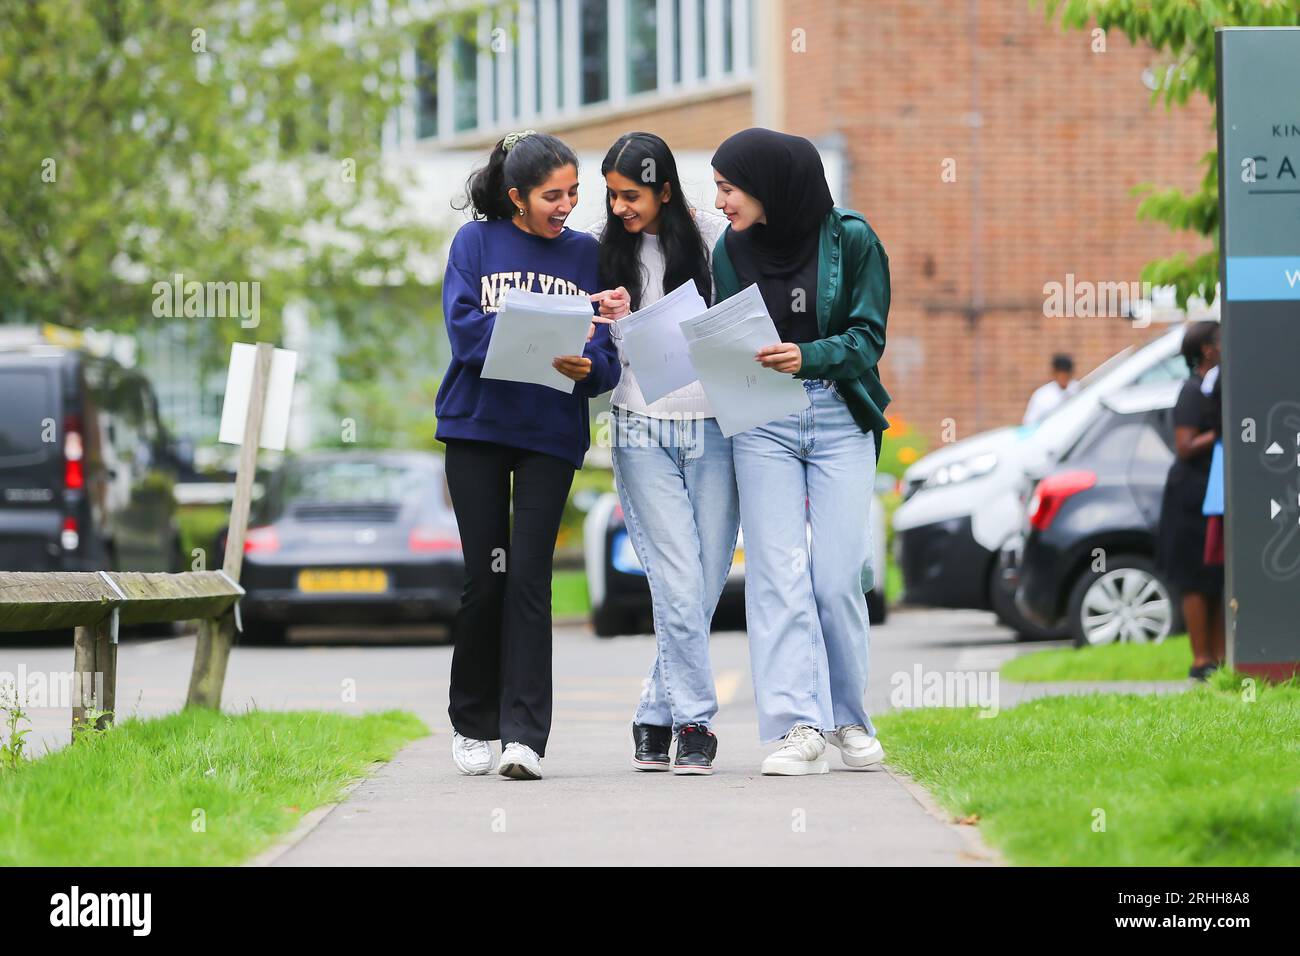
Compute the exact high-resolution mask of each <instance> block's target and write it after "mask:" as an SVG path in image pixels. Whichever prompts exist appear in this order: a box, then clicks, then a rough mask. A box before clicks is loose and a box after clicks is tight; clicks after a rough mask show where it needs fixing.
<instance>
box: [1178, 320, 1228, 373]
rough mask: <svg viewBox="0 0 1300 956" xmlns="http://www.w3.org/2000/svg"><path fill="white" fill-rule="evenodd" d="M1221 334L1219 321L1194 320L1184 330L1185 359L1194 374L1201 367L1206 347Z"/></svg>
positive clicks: (1182, 350) (1183, 350)
mask: <svg viewBox="0 0 1300 956" xmlns="http://www.w3.org/2000/svg"><path fill="white" fill-rule="evenodd" d="M1218 334H1219V323H1218V322H1211V321H1208V320H1207V321H1202V322H1193V323H1192V324H1191V325H1189V326H1187V329H1186V330H1185V331H1184V332H1183V345H1182V349H1181V352H1182V355H1183V361H1184V362H1186V363H1187V367H1188V368H1189V369H1190V370H1191V372H1192V374H1193V375H1195V374H1196V370H1197V369H1198V368H1200V367H1201V359H1202V358H1204V352H1205V347H1206V346H1207V345H1210V344H1211V343H1213V342H1214V340H1215V338H1217V337H1218Z"/></svg>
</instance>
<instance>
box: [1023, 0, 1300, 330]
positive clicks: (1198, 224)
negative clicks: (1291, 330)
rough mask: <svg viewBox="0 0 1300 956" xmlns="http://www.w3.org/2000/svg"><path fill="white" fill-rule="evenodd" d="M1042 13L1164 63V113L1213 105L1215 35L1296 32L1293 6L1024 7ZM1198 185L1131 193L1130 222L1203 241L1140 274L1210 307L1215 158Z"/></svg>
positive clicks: (1165, 0)
mask: <svg viewBox="0 0 1300 956" xmlns="http://www.w3.org/2000/svg"><path fill="white" fill-rule="evenodd" d="M1031 2H1033V3H1037V4H1040V5H1042V6H1043V7H1044V8H1045V9H1046V13H1047V16H1048V19H1055V18H1056V17H1057V16H1058V15H1059V16H1060V20H1061V23H1062V25H1063V26H1065V27H1067V28H1070V29H1083V28H1085V27H1088V26H1089V25H1091V24H1095V25H1096V26H1097V27H1100V28H1101V29H1102V30H1105V31H1106V32H1107V33H1108V34H1109V33H1110V32H1111V31H1112V30H1114V31H1118V32H1120V33H1122V34H1124V36H1126V37H1128V40H1129V42H1130V43H1132V44H1135V45H1136V44H1137V43H1145V44H1147V45H1149V46H1150V47H1152V48H1153V49H1154V50H1155V51H1156V52H1158V53H1160V54H1161V55H1162V56H1163V58H1164V62H1163V63H1162V64H1161V67H1160V69H1158V70H1157V74H1158V76H1159V77H1160V83H1159V85H1158V87H1157V88H1156V90H1155V91H1154V92H1153V93H1152V102H1157V101H1160V100H1162V99H1163V101H1164V103H1165V106H1166V108H1172V107H1174V106H1179V105H1182V104H1184V103H1186V102H1187V100H1188V99H1189V98H1190V97H1191V96H1193V95H1194V94H1201V95H1204V96H1205V97H1206V98H1207V99H1209V101H1210V102H1214V97H1215V75H1214V31H1215V28H1217V27H1235V26H1250V27H1277V26H1294V25H1296V24H1300V0H1272V2H1270V0H1031ZM1202 163H1203V165H1204V167H1205V174H1204V177H1203V178H1202V179H1201V183H1200V186H1199V187H1198V188H1197V189H1196V190H1195V191H1194V192H1184V191H1183V190H1181V189H1176V188H1167V189H1160V188H1158V187H1156V186H1154V185H1151V184H1144V185H1142V186H1140V187H1138V193H1139V195H1142V196H1143V197H1144V198H1143V199H1142V202H1141V203H1140V204H1139V206H1138V217H1139V218H1141V219H1149V220H1155V221H1157V222H1163V223H1165V224H1167V225H1168V226H1169V227H1170V228H1171V229H1175V230H1190V231H1192V232H1195V233H1197V234H1199V235H1202V236H1207V237H1209V238H1210V240H1211V241H1212V242H1213V243H1214V244H1215V249H1214V250H1212V251H1210V252H1207V253H1205V254H1204V255H1200V256H1197V257H1196V258H1191V257H1189V256H1188V255H1187V254H1186V253H1177V254H1175V255H1173V256H1170V257H1169V258H1166V259H1157V260H1155V261H1154V262H1150V263H1148V264H1147V265H1146V267H1145V268H1144V269H1143V270H1142V278H1143V280H1144V281H1147V282H1150V283H1152V284H1153V285H1157V286H1159V285H1171V286H1174V287H1175V288H1176V289H1177V290H1178V304H1179V305H1180V306H1185V305H1186V304H1187V299H1188V298H1189V297H1190V296H1193V295H1198V296H1201V297H1202V298H1203V299H1205V301H1207V302H1213V301H1214V297H1215V283H1216V282H1217V281H1218V277H1219V253H1218V240H1219V167H1218V152H1217V151H1216V150H1211V151H1210V152H1208V153H1206V154H1205V156H1204V158H1203V159H1202Z"/></svg>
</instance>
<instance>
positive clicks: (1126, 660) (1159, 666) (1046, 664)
mask: <svg viewBox="0 0 1300 956" xmlns="http://www.w3.org/2000/svg"><path fill="white" fill-rule="evenodd" d="M1191 666H1192V646H1191V644H1190V643H1188V640H1187V635H1186V634H1181V635H1178V636H1176V637H1169V638H1166V639H1165V640H1164V641H1161V642H1160V643H1159V644H1127V643H1125V644H1105V645H1102V646H1100V647H1078V648H1074V647H1065V648H1054V649H1052V650H1046V651H1035V652H1034V653H1032V654H1023V655H1021V656H1020V657H1016V658H1013V659H1012V660H1009V661H1007V662H1006V663H1005V664H1003V665H1002V672H1001V673H1002V676H1003V678H1005V679H1006V680H1014V681H1072V680H1187V669H1188V668H1189V667H1191Z"/></svg>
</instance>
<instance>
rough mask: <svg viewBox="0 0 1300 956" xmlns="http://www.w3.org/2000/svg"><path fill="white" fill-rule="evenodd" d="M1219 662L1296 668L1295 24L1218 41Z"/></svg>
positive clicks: (1298, 39)
mask: <svg viewBox="0 0 1300 956" xmlns="http://www.w3.org/2000/svg"><path fill="white" fill-rule="evenodd" d="M1215 39H1216V43H1215V61H1216V67H1217V70H1216V72H1217V76H1218V123H1219V257H1220V261H1219V276H1220V282H1221V291H1222V296H1223V301H1222V312H1221V314H1222V317H1223V333H1222V343H1223V369H1222V371H1221V375H1222V388H1223V447H1224V463H1225V468H1224V472H1225V502H1224V503H1225V511H1226V514H1225V518H1224V521H1225V530H1226V553H1227V591H1226V593H1225V600H1226V605H1227V624H1228V645H1227V650H1228V663H1229V664H1230V665H1231V666H1232V667H1234V668H1236V669H1237V670H1239V671H1242V672H1244V673H1248V674H1254V675H1258V676H1262V677H1271V678H1274V679H1282V678H1286V677H1289V676H1290V675H1291V674H1293V673H1296V672H1297V670H1300V28H1294V27H1275V28H1274V27H1270V28H1248V27H1241V28H1225V29H1220V30H1218V31H1217V33H1216V35H1215Z"/></svg>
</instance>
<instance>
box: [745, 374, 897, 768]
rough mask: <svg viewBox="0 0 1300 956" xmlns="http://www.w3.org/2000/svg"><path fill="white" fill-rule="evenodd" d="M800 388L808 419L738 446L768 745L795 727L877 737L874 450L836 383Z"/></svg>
mask: <svg viewBox="0 0 1300 956" xmlns="http://www.w3.org/2000/svg"><path fill="white" fill-rule="evenodd" d="M804 388H806V389H807V391H808V398H809V399H810V401H811V405H810V406H809V407H808V408H806V409H804V410H803V411H801V412H798V413H796V414H793V415H788V416H786V417H785V418H782V419H779V420H777V421H775V422H771V423H769V424H767V425H760V426H758V427H757V428H751V429H750V430H749V431H746V432H742V433H740V434H739V435H736V436H734V437H733V438H732V450H733V452H734V455H735V461H736V480H737V483H738V484H739V486H740V516H741V523H742V525H743V526H744V529H745V613H746V617H747V618H748V622H749V623H748V629H749V658H750V669H751V671H752V672H753V675H754V699H755V702H756V703H757V705H758V730H759V736H760V737H761V738H762V740H763V742H764V743H770V742H772V741H774V740H779V739H780V738H782V737H784V736H785V735H786V734H787V733H789V731H790V729H791V728H792V727H793V726H794V725H795V724H808V725H809V726H812V727H817V728H819V729H821V730H824V731H825V730H832V729H834V728H835V727H839V726H844V725H846V724H861V725H862V726H863V727H865V728H866V729H867V732H868V733H870V734H872V735H874V734H875V728H874V727H873V726H872V724H871V720H870V718H869V717H868V716H867V712H866V704H865V698H866V691H867V657H868V646H867V638H868V633H867V632H868V618H867V601H866V597H865V595H864V594H863V592H862V581H861V574H862V569H863V567H864V566H865V565H866V563H867V562H868V561H869V560H870V544H869V543H870V540H871V538H870V534H869V530H870V529H869V528H868V523H869V522H870V519H871V498H872V495H873V493H874V490H875V474H876V452H875V439H874V437H873V436H872V434H871V433H870V432H864V431H862V429H861V428H859V427H858V425H857V423H856V422H855V421H854V420H853V415H852V413H851V412H850V411H849V407H848V405H846V404H845V402H844V399H843V398H841V397H840V394H839V392H838V391H836V389H835V388H834V386H833V385H832V384H831V383H830V382H829V381H824V380H806V381H805V382H804ZM805 502H806V504H805ZM809 528H811V537H810V536H809V530H808V529H809ZM810 552H811V553H810ZM883 571H884V569H878V570H877V574H878V575H883Z"/></svg>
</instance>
